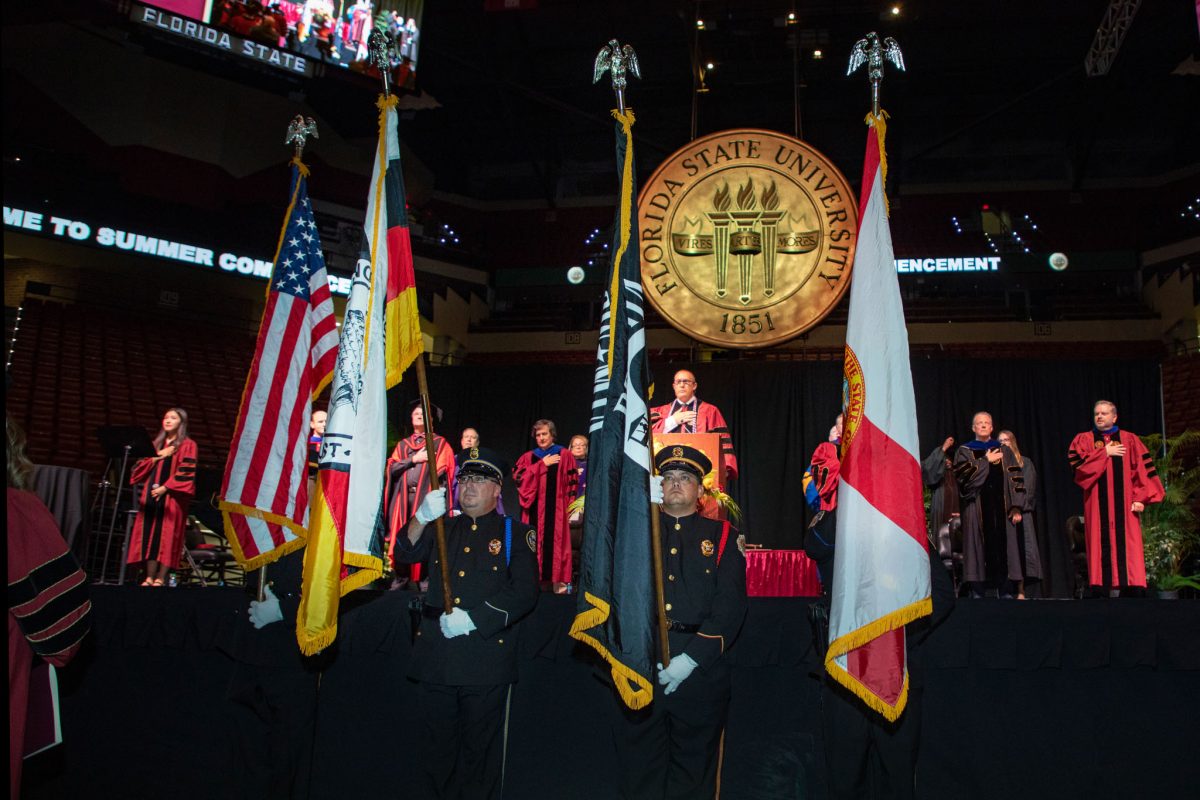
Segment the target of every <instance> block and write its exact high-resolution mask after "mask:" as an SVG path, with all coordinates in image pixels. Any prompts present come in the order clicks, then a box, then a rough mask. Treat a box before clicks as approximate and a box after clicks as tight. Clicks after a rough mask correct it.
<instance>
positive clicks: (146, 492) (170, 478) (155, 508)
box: [129, 408, 196, 586]
mask: <svg viewBox="0 0 1200 800" xmlns="http://www.w3.org/2000/svg"><path fill="white" fill-rule="evenodd" d="M154 449H155V450H156V451H157V452H158V455H156V456H154V457H153V458H143V459H141V460H140V461H138V462H137V464H135V465H134V467H133V475H131V476H130V479H129V482H130V483H132V484H138V483H143V486H142V497H141V506H142V507H141V510H140V511H139V512H138V515H137V520H136V521H135V522H134V523H133V537H132V539H131V540H130V542H129V563H130V564H138V563H140V562H142V561H145V562H146V579H145V580H144V581H142V586H162V585H163V582H164V580H165V579H166V577H167V572H169V571H170V570H173V569H177V568H178V567H179V555H180V553H181V552H182V551H183V529H184V527H185V526H186V525H187V512H188V506H190V505H191V503H192V496H193V495H194V494H195V492H196V442H195V440H194V439H189V438H188V432H187V412H186V411H184V410H183V409H182V408H169V409H167V413H165V414H163V421H162V428H161V429H160V430H159V432H158V436H156V437H154Z"/></svg>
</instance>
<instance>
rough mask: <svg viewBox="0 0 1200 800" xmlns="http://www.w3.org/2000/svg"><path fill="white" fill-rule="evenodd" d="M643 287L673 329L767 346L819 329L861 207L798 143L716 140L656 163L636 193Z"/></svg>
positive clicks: (728, 136) (837, 289)
mask: <svg viewBox="0 0 1200 800" xmlns="http://www.w3.org/2000/svg"><path fill="white" fill-rule="evenodd" d="M638 222H639V226H640V241H639V242H638V244H639V246H640V248H641V259H642V283H643V284H644V285H645V287H646V294H647V296H648V297H649V298H650V301H651V303H653V304H654V307H655V308H656V309H658V312H659V313H660V314H662V315H663V317H665V318H666V320H667V321H668V322H670V323H671V325H673V326H674V327H675V328H677V329H679V330H680V331H682V332H684V333H686V334H688V335H689V336H691V337H693V338H695V339H698V340H700V341H702V342H707V343H709V344H714V345H718V346H721V347H739V348H755V347H770V346H771V345H776V344H780V343H782V342H785V341H787V340H788V339H791V338H793V337H795V336H797V335H799V334H801V333H803V332H804V331H806V330H808V329H809V328H811V327H813V326H814V325H816V324H817V323H818V322H820V321H821V320H822V319H823V318H824V317H825V315H826V314H828V313H829V312H830V311H831V310H832V309H833V307H834V306H836V305H837V303H838V300H840V299H841V297H842V294H843V293H844V292H845V291H846V287H847V286H848V285H849V279H850V269H851V265H852V264H853V263H854V244H855V242H856V240H857V236H858V207H857V202H856V200H855V197H854V194H853V193H852V192H851V191H850V186H849V184H848V183H847V182H846V179H845V177H844V176H843V175H842V173H841V172H839V171H838V169H837V167H835V166H834V165H833V164H832V163H831V162H830V161H829V160H828V159H827V158H825V156H823V155H821V154H820V153H818V152H817V151H816V150H814V149H812V148H811V147H809V146H808V145H807V144H805V143H804V142H802V141H800V140H799V139H795V138H792V137H791V136H786V135H784V134H781V133H774V132H772V131H763V130H737V131H725V132H723V133H714V134H712V135H711V136H707V137H704V138H702V139H697V140H696V141H694V142H692V143H690V144H688V145H686V146H685V147H683V148H681V149H680V150H678V151H677V152H676V153H675V154H674V155H672V156H671V157H670V158H668V159H667V160H666V161H665V162H663V163H662V164H661V165H660V166H659V167H658V169H657V170H655V172H654V175H653V176H652V177H651V178H650V180H649V181H648V182H647V183H646V184H645V186H644V187H643V189H642V192H641V196H640V197H639V198H638Z"/></svg>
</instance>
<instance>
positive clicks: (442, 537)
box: [416, 353, 454, 614]
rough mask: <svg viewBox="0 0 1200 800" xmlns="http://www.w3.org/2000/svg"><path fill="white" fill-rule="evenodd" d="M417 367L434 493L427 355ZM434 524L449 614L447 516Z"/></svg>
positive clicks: (434, 453)
mask: <svg viewBox="0 0 1200 800" xmlns="http://www.w3.org/2000/svg"><path fill="white" fill-rule="evenodd" d="M416 365H417V388H418V389H419V390H420V392H421V414H422V415H423V416H424V418H425V457H426V458H427V459H428V462H429V491H431V492H432V491H433V490H435V489H437V488H439V487H438V470H437V449H436V448H435V447H434V445H433V436H434V433H433V414H431V413H430V411H431V409H430V407H429V381H428V380H426V379H425V354H424V353H421V354H419V355H418V356H417V359H416ZM449 500H450V498H449V497H447V498H446V501H447V502H446V508H447V509H449V507H450V502H449ZM434 524H435V525H437V528H436V529H435V530H436V531H437V552H438V563H439V564H441V567H442V608H443V610H445V612H446V613H447V614H449V613H450V612H451V611H453V610H454V601H453V599H452V597H451V591H450V559H449V558H447V556H446V515H445V514H443V515H442V516H440V517H438V518H437V519H436V520H435V521H434Z"/></svg>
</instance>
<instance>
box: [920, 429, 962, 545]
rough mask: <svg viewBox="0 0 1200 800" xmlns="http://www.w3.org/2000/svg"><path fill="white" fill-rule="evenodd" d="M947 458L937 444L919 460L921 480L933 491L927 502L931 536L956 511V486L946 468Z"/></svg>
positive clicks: (952, 473)
mask: <svg viewBox="0 0 1200 800" xmlns="http://www.w3.org/2000/svg"><path fill="white" fill-rule="evenodd" d="M949 458H950V457H949V456H947V455H946V451H944V450H942V448H941V446H940V445H939V446H938V447H935V448H933V450H932V451H931V452H930V453H929V455H927V456H925V460H924V461H922V462H921V480H922V481H923V482H924V483H925V485H926V486H927V487H929V488H930V489H931V490H932V493H933V496H932V497H931V498H930V502H929V525H930V530H929V532H930V534H931V535H933V536H937V532H938V531H940V530H941V529H942V526H943V525H945V524H946V523H947V522H949V521H950V517H951V515H952V514H957V513H958V486H957V485H956V484H955V481H954V472H953V470H949V469H946V462H947V461H948V460H949Z"/></svg>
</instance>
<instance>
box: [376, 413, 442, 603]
mask: <svg viewBox="0 0 1200 800" xmlns="http://www.w3.org/2000/svg"><path fill="white" fill-rule="evenodd" d="M433 444H434V452H435V453H436V454H437V468H438V485H439V486H444V487H447V488H448V487H450V486H451V485H452V484H453V482H454V470H455V466H456V462H455V460H454V451H452V450H451V449H450V445H449V444H448V443H447V442H446V440H445V439H444V438H443V437H441V436H437V435H436V434H435V435H434V437H433ZM424 449H425V435H424V434H418V433H414V434H413V435H412V436H409V437H408V438H407V439H401V440H400V441H398V442H396V447H395V449H393V450H392V454H391V456H389V457H388V460H387V489H386V494H385V495H384V496H385V497H386V498H387V509H386V511H385V513H386V514H387V520H388V559H389V560H391V558H392V555H393V551H394V550H395V547H396V536H397V534H399V535H401V536H405V535H407V534H406V533H405V529H406V528H407V527H408V521H409V520H410V519H412V515H413V514H415V513H417V506H419V505H421V501H422V500H424V499H425V495H427V494H429V462H428V461H423V462H421V463H419V464H418V463H415V462H414V461H413V456H415V455H416V454H417V452H418V451H421V450H424ZM420 570H421V565H420V564H419V563H418V564H413V565H412V566H411V568H410V575H409V577H410V578H412V579H413V580H418V579H419V578H420V577H421V575H420Z"/></svg>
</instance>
